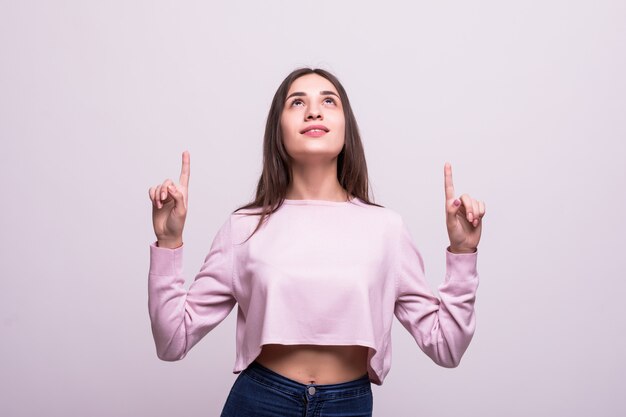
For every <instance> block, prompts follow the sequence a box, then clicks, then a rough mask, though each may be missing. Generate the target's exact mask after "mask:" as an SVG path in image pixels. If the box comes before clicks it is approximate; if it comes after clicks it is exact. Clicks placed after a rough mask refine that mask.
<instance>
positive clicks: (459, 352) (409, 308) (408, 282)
mask: <svg viewBox="0 0 626 417" xmlns="http://www.w3.org/2000/svg"><path fill="white" fill-rule="evenodd" d="M401 229H402V230H401V233H400V238H399V245H398V246H397V247H396V248H397V249H396V251H397V253H396V256H397V258H396V265H395V267H396V285H397V293H396V304H395V311H394V313H395V316H396V317H397V318H398V320H399V321H400V323H402V325H403V326H404V328H406V329H407V330H408V331H409V333H411V335H412V336H413V338H414V339H415V341H416V342H417V345H418V346H419V347H420V349H421V350H422V351H423V352H424V353H426V355H428V356H429V357H430V358H431V359H432V360H433V361H434V362H435V363H436V364H438V365H440V366H443V367H446V368H454V367H456V366H458V365H459V363H460V361H461V357H462V356H463V354H464V353H465V350H466V349H467V347H468V346H469V343H470V341H471V340H472V337H473V335H474V329H475V326H476V323H475V314H474V301H475V298H476V290H477V289H478V273H477V270H476V261H477V256H478V254H477V252H474V253H466V254H455V253H452V252H450V251H449V250H446V275H445V278H444V282H443V283H442V284H441V285H439V287H438V289H439V296H440V298H437V297H435V296H434V295H433V294H432V293H431V291H430V289H429V287H428V285H427V283H426V279H425V275H424V262H423V259H422V256H421V254H420V253H419V251H418V249H417V247H416V245H415V243H414V241H413V239H412V237H411V234H410V232H409V230H408V228H407V226H406V224H405V223H404V221H403V222H402V228H401Z"/></svg>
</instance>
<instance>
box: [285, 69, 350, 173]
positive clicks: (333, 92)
mask: <svg viewBox="0 0 626 417" xmlns="http://www.w3.org/2000/svg"><path fill="white" fill-rule="evenodd" d="M280 126H281V129H282V133H283V142H284V145H285V149H286V150H287V153H288V154H289V155H290V156H291V157H292V158H293V160H294V161H297V162H300V163H307V162H308V163H310V162H320V161H330V160H332V159H333V158H336V157H337V155H339V153H340V152H341V149H342V148H343V145H344V140H345V117H344V114H343V105H342V103H341V99H340V98H339V93H338V92H337V89H336V88H335V87H334V86H333V84H332V83H331V82H330V81H328V80H327V79H326V78H324V77H322V76H320V75H317V74H307V75H303V76H302V77H299V78H297V79H296V80H294V82H293V83H292V84H291V87H289V91H288V92H287V100H286V101H285V107H284V109H283V113H282V116H281V120H280ZM315 126H317V127H318V128H317V129H315V128H313V127H315Z"/></svg>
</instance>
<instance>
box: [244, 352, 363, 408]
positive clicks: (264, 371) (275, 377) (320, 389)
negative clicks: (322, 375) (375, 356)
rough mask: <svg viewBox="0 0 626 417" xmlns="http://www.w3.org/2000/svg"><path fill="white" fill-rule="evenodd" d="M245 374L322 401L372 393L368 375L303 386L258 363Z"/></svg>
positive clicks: (297, 394)
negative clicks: (339, 381) (333, 382)
mask: <svg viewBox="0 0 626 417" xmlns="http://www.w3.org/2000/svg"><path fill="white" fill-rule="evenodd" d="M243 372H245V373H246V374H247V375H248V376H250V377H251V378H253V379H255V380H256V381H257V382H259V383H261V384H264V385H267V386H270V387H272V388H274V389H277V390H279V391H282V392H284V393H285V394H289V395H294V396H296V397H301V396H302V394H303V393H305V394H306V395H307V396H308V397H309V398H311V397H316V398H318V399H320V400H322V399H333V398H348V397H356V396H359V395H363V394H365V393H368V392H370V391H371V382H370V380H369V376H368V374H367V373H366V374H364V375H363V376H361V377H360V378H358V379H355V380H352V381H347V382H341V383H339V384H302V383H300V382H298V381H294V380H293V379H290V378H287V377H285V376H283V375H280V374H278V373H276V372H274V371H272V370H271V369H268V368H266V367H265V366H263V365H261V364H260V363H259V362H257V361H253V362H252V363H251V364H250V365H249V366H248V367H247V368H246V369H245V370H244V371H243ZM310 387H313V388H314V389H310Z"/></svg>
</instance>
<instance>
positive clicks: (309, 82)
mask: <svg viewBox="0 0 626 417" xmlns="http://www.w3.org/2000/svg"><path fill="white" fill-rule="evenodd" d="M320 91H332V92H334V93H337V89H336V88H335V86H334V85H333V83H331V82H330V81H329V80H327V79H326V78H324V77H322V76H321V75H317V74H307V75H303V76H302V77H298V78H296V79H295V80H294V81H293V83H291V86H290V87H289V91H288V92H287V95H290V94H292V93H294V92H303V93H307V94H319V93H320ZM337 94H338V93H337Z"/></svg>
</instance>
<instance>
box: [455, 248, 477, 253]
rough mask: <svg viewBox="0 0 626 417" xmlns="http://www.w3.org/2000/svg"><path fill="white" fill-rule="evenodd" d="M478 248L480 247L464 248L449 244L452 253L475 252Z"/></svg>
mask: <svg viewBox="0 0 626 417" xmlns="http://www.w3.org/2000/svg"><path fill="white" fill-rule="evenodd" d="M477 250H478V248H473V249H472V248H469V249H467V248H466V249H462V248H453V247H452V246H448V251H450V252H452V253H474V252H476V251H477Z"/></svg>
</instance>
